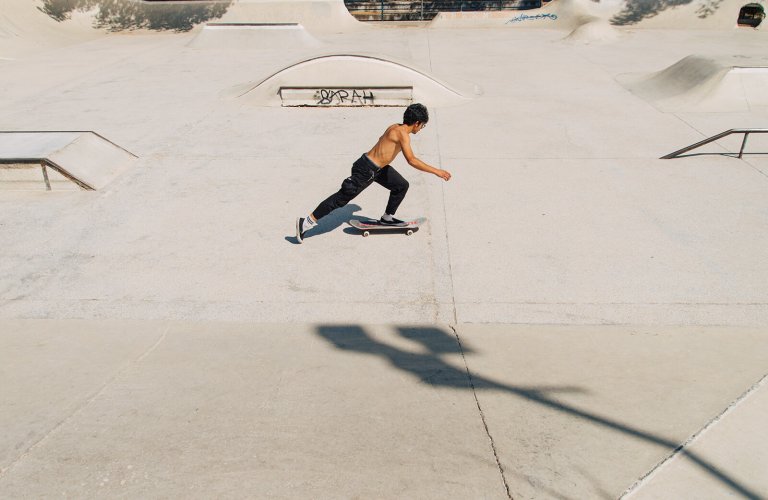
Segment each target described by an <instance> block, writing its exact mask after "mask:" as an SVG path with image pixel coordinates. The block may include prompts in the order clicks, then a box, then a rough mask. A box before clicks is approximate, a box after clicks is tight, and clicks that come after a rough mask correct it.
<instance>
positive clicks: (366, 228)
mask: <svg viewBox="0 0 768 500" xmlns="http://www.w3.org/2000/svg"><path fill="white" fill-rule="evenodd" d="M426 221H427V218H426V217H417V218H415V219H411V220H408V221H405V224H403V225H402V226H389V225H387V224H382V223H381V222H379V221H378V220H376V219H367V220H357V219H352V220H350V221H349V225H350V226H352V227H354V228H355V229H359V230H360V231H362V232H363V237H368V236H370V234H371V232H373V231H382V232H404V233H405V234H406V236H410V235H412V234H413V232H414V231H418V230H419V226H421V225H422V224H424V223H425V222H426Z"/></svg>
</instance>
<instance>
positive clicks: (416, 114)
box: [403, 103, 429, 125]
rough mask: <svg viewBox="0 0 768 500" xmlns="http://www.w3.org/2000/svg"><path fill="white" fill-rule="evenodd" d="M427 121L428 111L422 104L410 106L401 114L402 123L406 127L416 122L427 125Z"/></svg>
mask: <svg viewBox="0 0 768 500" xmlns="http://www.w3.org/2000/svg"><path fill="white" fill-rule="evenodd" d="M428 121H429V111H427V107H426V106H424V105H423V104H418V103H417V104H411V105H410V106H408V108H406V110H405V114H403V123H404V124H406V125H413V124H414V123H416V122H420V123H427V122H428Z"/></svg>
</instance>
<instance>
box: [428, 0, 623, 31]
mask: <svg viewBox="0 0 768 500" xmlns="http://www.w3.org/2000/svg"><path fill="white" fill-rule="evenodd" d="M606 12H608V11H607V10H606V8H605V7H602V6H600V5H598V4H595V3H594V2H590V1H589V0H556V1H553V2H551V3H549V4H547V5H545V6H543V7H541V8H540V9H530V10H500V11H498V10H497V11H476V12H440V13H438V14H437V16H435V18H434V19H433V20H432V22H430V24H429V27H430V28H434V29H446V28H461V29H466V28H501V27H506V28H510V29H513V28H514V29H529V28H535V29H556V30H568V31H571V30H573V29H575V28H576V27H578V26H581V25H583V24H586V23H589V22H592V21H595V20H598V19H603V18H607V17H608V15H607V14H606ZM611 12H612V11H611Z"/></svg>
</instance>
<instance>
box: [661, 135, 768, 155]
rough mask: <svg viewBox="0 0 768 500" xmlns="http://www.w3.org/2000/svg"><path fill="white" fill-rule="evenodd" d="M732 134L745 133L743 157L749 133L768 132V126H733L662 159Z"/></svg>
mask: <svg viewBox="0 0 768 500" xmlns="http://www.w3.org/2000/svg"><path fill="white" fill-rule="evenodd" d="M731 134H744V140H743V141H741V149H739V156H738V157H739V158H741V157H742V156H744V147H745V146H746V145H747V137H749V134H768V128H732V129H730V130H726V131H725V132H721V133H719V134H717V135H713V136H712V137H710V138H709V139H704V140H703V141H701V142H697V143H696V144H691V145H690V146H688V147H685V148H683V149H680V150H678V151H675V152H674V153H669V154H668V155H666V156H662V157H661V159H662V160H671V159H672V158H677V157H678V156H680V155H681V154H683V153H687V152H688V151H691V150H692V149H696V148H698V147H700V146H703V145H705V144H709V143H710V142H713V141H716V140H718V139H722V138H723V137H725V136H728V135H731Z"/></svg>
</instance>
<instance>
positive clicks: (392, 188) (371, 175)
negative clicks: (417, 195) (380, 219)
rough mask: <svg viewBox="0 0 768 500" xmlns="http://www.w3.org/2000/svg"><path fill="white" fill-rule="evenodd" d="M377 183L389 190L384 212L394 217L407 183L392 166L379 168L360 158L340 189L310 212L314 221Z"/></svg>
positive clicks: (366, 158) (366, 159) (403, 196)
mask: <svg viewBox="0 0 768 500" xmlns="http://www.w3.org/2000/svg"><path fill="white" fill-rule="evenodd" d="M374 182H376V183H378V184H380V185H382V186H384V187H385V188H387V189H389V202H388V203H387V210H386V212H387V213H388V214H389V215H395V212H396V211H397V207H399V206H400V203H402V202H403V198H405V193H406V192H408V181H407V180H405V179H404V178H403V176H402V175H400V174H399V173H398V172H397V170H395V169H394V168H392V166H390V165H387V166H386V167H382V168H379V167H378V165H376V164H375V163H373V162H372V161H371V160H369V159H368V156H366V155H363V156H361V157H360V158H359V159H358V160H357V161H356V162H355V163H353V164H352V175H350V176H349V177H347V178H346V179H344V182H342V183H341V189H339V190H338V192H336V193H334V194H332V195H331V196H329V197H328V198H327V199H326V200H325V201H323V202H322V203H320V204H319V205H318V206H317V208H316V209H315V210H314V211H313V212H312V215H314V216H315V219H316V220H320V219H322V218H323V217H325V216H326V215H328V214H329V213H331V212H332V211H333V210H336V209H337V208H341V207H343V206H344V205H346V204H347V203H349V202H350V201H352V200H353V199H354V198H355V196H357V195H359V194H360V193H362V192H363V189H365V188H367V187H368V186H370V185H371V184H372V183H374Z"/></svg>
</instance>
